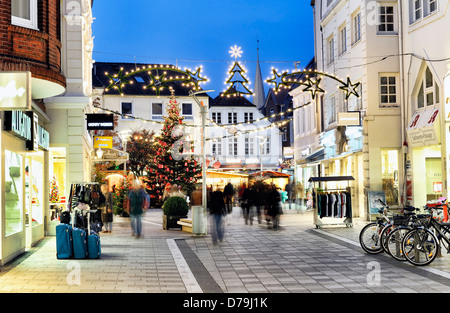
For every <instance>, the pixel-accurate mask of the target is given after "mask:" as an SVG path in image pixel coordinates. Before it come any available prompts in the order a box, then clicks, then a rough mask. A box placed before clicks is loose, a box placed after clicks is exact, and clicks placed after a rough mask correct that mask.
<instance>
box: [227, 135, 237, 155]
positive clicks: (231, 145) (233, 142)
mask: <svg viewBox="0 0 450 313" xmlns="http://www.w3.org/2000/svg"><path fill="white" fill-rule="evenodd" d="M237 145H238V144H237V138H236V137H233V138H229V139H228V155H232V156H237V148H238V146H237Z"/></svg>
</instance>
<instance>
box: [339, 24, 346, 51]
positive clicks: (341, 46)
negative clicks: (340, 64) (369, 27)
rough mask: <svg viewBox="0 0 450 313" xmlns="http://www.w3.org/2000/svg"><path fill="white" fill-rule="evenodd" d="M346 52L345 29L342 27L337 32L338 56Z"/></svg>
mask: <svg viewBox="0 0 450 313" xmlns="http://www.w3.org/2000/svg"><path fill="white" fill-rule="evenodd" d="M345 51H347V27H345V26H344V27H342V28H341V29H340V30H339V54H342V53H344V52H345Z"/></svg>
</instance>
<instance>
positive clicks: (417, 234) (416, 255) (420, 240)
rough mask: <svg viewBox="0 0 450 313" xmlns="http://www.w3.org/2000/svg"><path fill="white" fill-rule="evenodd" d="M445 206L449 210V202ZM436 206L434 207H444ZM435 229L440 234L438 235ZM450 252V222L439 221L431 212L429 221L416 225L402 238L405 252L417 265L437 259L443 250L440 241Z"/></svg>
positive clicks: (407, 257)
mask: <svg viewBox="0 0 450 313" xmlns="http://www.w3.org/2000/svg"><path fill="white" fill-rule="evenodd" d="M443 206H445V207H446V209H447V210H448V204H447V203H445V204H443ZM443 206H442V207H434V208H433V209H444V208H443ZM432 230H434V231H435V232H436V233H437V234H438V236H439V237H438V236H436V235H435V234H434V233H433V231H432ZM441 242H442V246H444V248H446V250H447V253H450V223H444V222H439V221H438V220H437V219H436V218H433V217H432V214H429V218H428V223H426V224H425V225H424V224H422V225H415V227H414V228H413V229H411V230H410V231H409V232H407V233H406V234H405V236H404V237H403V240H402V250H403V254H404V256H405V258H406V260H407V261H408V262H410V263H411V264H413V265H417V266H424V265H428V264H430V263H431V262H433V261H434V259H436V256H437V254H438V252H439V251H440V250H441V245H440V243H441Z"/></svg>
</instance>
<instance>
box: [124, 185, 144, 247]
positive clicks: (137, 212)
mask: <svg viewBox="0 0 450 313" xmlns="http://www.w3.org/2000/svg"><path fill="white" fill-rule="evenodd" d="M144 192H145V191H144V190H143V189H142V188H141V182H140V181H139V180H134V181H133V188H132V189H131V190H130V192H129V193H128V211H129V212H128V213H129V214H130V217H131V231H132V236H135V237H136V238H140V237H141V233H142V213H143V212H144V206H145V199H146V197H145V195H144Z"/></svg>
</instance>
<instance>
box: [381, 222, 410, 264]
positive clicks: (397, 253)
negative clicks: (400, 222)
mask: <svg viewBox="0 0 450 313" xmlns="http://www.w3.org/2000/svg"><path fill="white" fill-rule="evenodd" d="M410 230H411V228H409V227H405V226H399V227H396V228H394V229H393V230H392V231H391V232H390V233H389V235H388V236H387V239H386V240H385V246H386V252H387V253H389V255H391V256H392V257H393V258H394V259H396V260H398V261H406V258H405V256H404V255H403V250H402V241H403V237H405V234H406V233H407V232H409V231H410Z"/></svg>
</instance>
